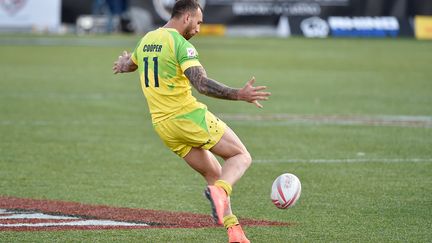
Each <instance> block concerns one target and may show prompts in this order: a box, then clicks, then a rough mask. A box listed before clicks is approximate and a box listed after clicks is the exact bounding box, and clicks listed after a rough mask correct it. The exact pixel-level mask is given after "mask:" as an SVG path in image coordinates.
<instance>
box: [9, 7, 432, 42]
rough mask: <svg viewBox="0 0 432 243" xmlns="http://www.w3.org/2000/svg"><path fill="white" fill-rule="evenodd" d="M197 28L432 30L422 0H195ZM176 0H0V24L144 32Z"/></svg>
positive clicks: (365, 32)
mask: <svg viewBox="0 0 432 243" xmlns="http://www.w3.org/2000/svg"><path fill="white" fill-rule="evenodd" d="M200 2H201V5H202V6H203V8H204V21H205V25H203V28H202V30H201V32H202V33H201V34H202V35H219V36H278V37H282V38H285V37H289V36H305V37H312V38H323V37H328V36H334V37H340V36H342V37H416V38H419V39H431V38H432V17H429V16H432V1H426V0H201V1H200ZM174 3H175V0H44V1H36V0H1V1H0V32H2V33H11V32H13V33H17V32H18V33H28V32H31V33H53V34H78V35H87V34H107V33H109V34H110V33H136V34H143V33H146V32H147V31H149V30H150V29H152V28H155V27H158V26H161V25H163V24H164V23H165V21H167V20H168V19H169V17H170V11H171V8H172V6H173V5H174Z"/></svg>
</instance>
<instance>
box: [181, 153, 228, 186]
mask: <svg viewBox="0 0 432 243" xmlns="http://www.w3.org/2000/svg"><path fill="white" fill-rule="evenodd" d="M183 159H184V160H185V161H186V162H187V163H188V164H189V166H190V167H192V168H193V169H194V170H196V171H197V172H198V173H200V174H201V175H202V176H203V177H204V179H205V180H206V181H207V184H209V185H213V184H214V183H215V182H216V181H217V180H218V179H219V177H220V176H221V173H222V167H221V165H220V164H219V161H218V160H217V159H216V158H215V157H214V155H213V154H212V153H210V152H209V151H208V150H204V149H200V148H192V149H191V150H190V151H189V153H188V154H187V155H186V156H185V157H184V158H183Z"/></svg>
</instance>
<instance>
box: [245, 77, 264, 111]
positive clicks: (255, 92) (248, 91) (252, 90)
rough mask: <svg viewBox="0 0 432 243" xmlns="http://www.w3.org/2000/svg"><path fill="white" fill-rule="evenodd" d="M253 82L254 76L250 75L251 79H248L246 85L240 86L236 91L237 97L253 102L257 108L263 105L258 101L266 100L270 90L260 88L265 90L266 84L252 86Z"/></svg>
mask: <svg viewBox="0 0 432 243" xmlns="http://www.w3.org/2000/svg"><path fill="white" fill-rule="evenodd" d="M254 83H255V77H252V79H251V80H249V81H248V82H247V83H246V85H245V86H244V87H243V88H241V89H240V90H239V92H238V99H239V100H244V101H246V102H249V103H253V104H255V105H256V106H257V107H258V108H262V107H263V106H262V105H261V104H260V103H259V101H260V100H268V97H269V96H270V95H271V93H270V92H263V91H262V90H265V89H266V88H267V87H266V86H256V87H254V86H253V84H254Z"/></svg>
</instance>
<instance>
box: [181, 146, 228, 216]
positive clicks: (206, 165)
mask: <svg viewBox="0 0 432 243" xmlns="http://www.w3.org/2000/svg"><path fill="white" fill-rule="evenodd" d="M183 159H184V160H185V161H186V162H187V163H188V165H189V166H190V167H192V168H193V169H194V170H196V171H197V172H198V173H200V174H201V175H202V176H203V177H204V179H205V180H206V181H207V184H208V185H214V183H215V182H216V181H217V180H218V179H219V178H220V176H221V173H222V167H221V165H220V164H219V161H218V160H217V159H216V157H215V156H214V155H213V154H212V153H211V152H209V151H208V150H205V149H200V148H192V149H191V150H190V151H189V153H188V154H187V155H186V156H185V157H184V158H183ZM231 214H232V212H231V204H230V199H229V197H228V198H227V207H226V208H225V212H224V216H226V215H231Z"/></svg>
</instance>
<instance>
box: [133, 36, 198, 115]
mask: <svg viewBox="0 0 432 243" xmlns="http://www.w3.org/2000/svg"><path fill="white" fill-rule="evenodd" d="M131 59H132V61H133V62H134V63H135V64H136V65H138V72H139V76H140V81H141V87H142V90H143V93H144V96H145V97H146V100H147V104H148V107H149V110H150V113H151V117H152V122H153V123H158V122H160V121H163V120H165V119H168V118H171V117H174V116H177V115H180V114H183V113H187V112H189V111H192V110H195V109H197V108H203V107H205V105H203V104H201V103H199V102H197V100H196V98H195V97H193V96H192V90H191V85H190V83H189V80H188V78H187V77H186V76H185V75H184V71H185V70H186V69H187V68H189V67H193V66H201V64H200V62H199V60H198V52H197V51H196V49H195V47H194V46H193V45H192V44H191V43H190V42H189V41H187V40H186V39H185V38H184V37H183V36H182V35H180V33H178V31H177V30H175V29H171V28H159V29H156V30H154V31H151V32H149V33H147V34H146V35H145V36H144V37H143V38H142V39H141V40H140V41H139V42H138V44H137V46H136V48H135V50H134V52H133V53H132V56H131Z"/></svg>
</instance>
